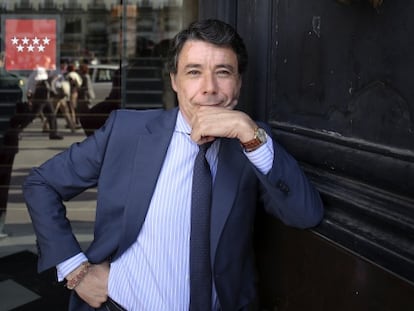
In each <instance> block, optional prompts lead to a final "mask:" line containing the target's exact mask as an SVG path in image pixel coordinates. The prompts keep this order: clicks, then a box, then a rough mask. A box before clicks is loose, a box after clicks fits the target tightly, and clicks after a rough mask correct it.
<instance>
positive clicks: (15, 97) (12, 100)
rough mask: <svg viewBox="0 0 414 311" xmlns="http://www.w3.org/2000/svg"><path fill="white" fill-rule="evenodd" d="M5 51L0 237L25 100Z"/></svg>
mask: <svg viewBox="0 0 414 311" xmlns="http://www.w3.org/2000/svg"><path fill="white" fill-rule="evenodd" d="M5 56H6V55H5V53H4V52H1V53H0V115H1V119H0V238H4V237H6V236H7V234H6V233H5V232H4V224H5V219H6V212H7V202H8V196H9V187H10V179H11V174H12V169H13V162H14V157H15V155H16V153H17V152H18V146H19V131H20V129H19V124H16V122H14V120H16V119H15V117H16V107H17V105H18V104H20V103H21V102H22V100H23V98H22V96H23V89H22V87H23V80H22V79H20V78H19V77H18V76H16V75H14V74H12V73H10V72H8V71H7V70H6V69H5V68H4V64H5Z"/></svg>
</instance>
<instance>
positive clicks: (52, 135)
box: [49, 134, 63, 140]
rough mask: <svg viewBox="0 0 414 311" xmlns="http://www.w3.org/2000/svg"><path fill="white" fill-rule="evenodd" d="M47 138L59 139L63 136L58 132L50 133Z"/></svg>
mask: <svg viewBox="0 0 414 311" xmlns="http://www.w3.org/2000/svg"><path fill="white" fill-rule="evenodd" d="M49 139H54V140H61V139H63V136H60V135H58V134H50V135H49Z"/></svg>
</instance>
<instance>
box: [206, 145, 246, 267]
mask: <svg viewBox="0 0 414 311" xmlns="http://www.w3.org/2000/svg"><path fill="white" fill-rule="evenodd" d="M243 157H244V155H243V153H242V151H241V148H240V146H239V144H238V143H237V141H235V140H230V139H222V140H221V144H220V151H219V160H218V164H217V165H218V167H217V175H216V180H215V182H214V189H213V199H212V207H211V233H210V243H211V262H213V263H214V258H215V255H216V251H217V246H218V243H219V240H220V235H221V233H222V231H223V228H224V224H225V223H226V220H227V218H228V216H229V214H230V211H231V209H232V207H233V204H234V199H235V197H236V195H237V189H238V185H239V181H240V177H241V174H242V172H243V167H244V165H245V163H246V161H244V160H243Z"/></svg>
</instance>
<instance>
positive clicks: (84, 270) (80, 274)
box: [66, 261, 91, 290]
mask: <svg viewBox="0 0 414 311" xmlns="http://www.w3.org/2000/svg"><path fill="white" fill-rule="evenodd" d="M90 266H91V264H90V263H89V262H88V261H85V262H83V263H82V264H81V265H80V266H79V267H77V268H76V269H75V270H73V271H72V272H71V273H69V274H68V275H67V276H66V280H67V283H66V287H67V288H68V289H70V290H73V289H75V288H76V287H77V286H78V285H79V284H80V282H82V280H83V278H84V277H85V276H86V275H87V274H88V272H89V267H90Z"/></svg>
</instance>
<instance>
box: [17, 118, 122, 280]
mask: <svg viewBox="0 0 414 311" xmlns="http://www.w3.org/2000/svg"><path fill="white" fill-rule="evenodd" d="M115 116H116V113H113V114H112V115H111V116H110V117H109V119H108V122H107V123H106V124H105V125H104V126H103V127H102V129H101V130H99V131H97V132H96V135H94V136H91V137H89V138H88V139H86V140H84V141H83V142H81V143H76V144H74V145H72V146H71V147H70V148H69V149H67V150H66V151H64V152H62V153H60V154H58V155H56V156H54V157H53V158H51V159H50V160H48V161H46V162H45V163H44V164H42V165H41V166H40V167H38V168H34V169H32V171H31V172H30V174H29V175H28V177H27V178H26V180H25V182H24V184H23V195H24V198H25V201H26V205H27V208H28V211H29V214H30V216H31V219H32V223H33V227H34V230H35V233H36V236H37V242H36V243H37V247H38V255H39V260H38V270H39V271H40V272H41V271H44V270H46V269H49V268H51V267H54V266H56V265H57V264H58V263H61V262H63V261H64V260H66V259H68V258H70V257H72V256H73V255H76V254H77V253H79V252H80V251H81V248H80V246H79V243H78V242H77V240H76V238H75V236H74V235H73V233H72V228H71V225H70V222H69V220H68V219H67V217H66V208H65V205H64V203H63V202H64V201H68V200H70V199H71V198H73V197H74V196H76V195H78V194H79V193H81V192H83V191H84V190H86V189H88V188H91V187H94V186H96V184H97V180H98V177H99V173H100V169H101V163H102V159H103V157H104V155H105V151H106V146H107V143H108V140H109V137H110V132H111V128H112V126H113V123H114V119H115Z"/></svg>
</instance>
